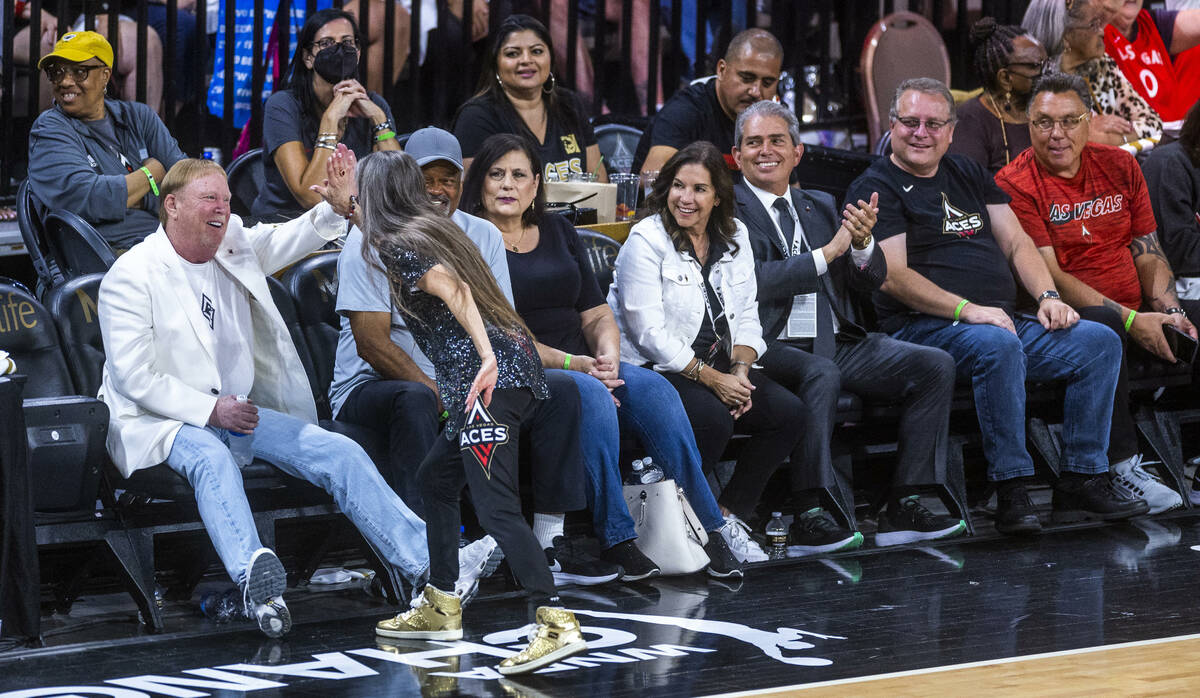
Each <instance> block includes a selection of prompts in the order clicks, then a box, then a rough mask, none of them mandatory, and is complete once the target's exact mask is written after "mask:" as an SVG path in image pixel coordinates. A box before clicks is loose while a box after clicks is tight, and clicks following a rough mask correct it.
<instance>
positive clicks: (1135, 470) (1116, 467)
mask: <svg viewBox="0 0 1200 698" xmlns="http://www.w3.org/2000/svg"><path fill="white" fill-rule="evenodd" d="M1112 483H1113V486H1114V487H1116V488H1117V490H1118V491H1120V492H1123V493H1125V494H1127V495H1129V496H1130V497H1134V498H1137V499H1141V500H1142V501H1144V502H1146V504H1147V505H1149V507H1150V511H1149V513H1150V514H1161V513H1163V512H1164V511H1170V510H1172V509H1177V508H1179V507H1181V506H1183V497H1181V496H1180V495H1179V493H1178V492H1176V491H1175V490H1173V489H1171V488H1170V487H1167V486H1166V485H1164V484H1163V483H1162V481H1160V480H1159V479H1158V478H1156V477H1154V476H1153V475H1151V474H1150V473H1148V472H1146V471H1145V469H1143V468H1142V455H1141V454H1140V453H1139V454H1137V455H1135V456H1132V457H1130V458H1127V459H1125V460H1123V461H1121V462H1120V463H1113V465H1112Z"/></svg>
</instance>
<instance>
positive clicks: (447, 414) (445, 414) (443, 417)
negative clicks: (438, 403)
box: [438, 410, 450, 422]
mask: <svg viewBox="0 0 1200 698" xmlns="http://www.w3.org/2000/svg"><path fill="white" fill-rule="evenodd" d="M447 419H450V410H442V413H441V414H440V415H438V420H439V421H442V422H444V421H446V420H447Z"/></svg>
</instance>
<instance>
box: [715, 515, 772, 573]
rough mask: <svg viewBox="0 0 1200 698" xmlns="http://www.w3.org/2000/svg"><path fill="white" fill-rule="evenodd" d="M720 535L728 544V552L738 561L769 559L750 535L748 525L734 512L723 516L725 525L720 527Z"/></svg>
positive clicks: (763, 560) (764, 560)
mask: <svg viewBox="0 0 1200 698" xmlns="http://www.w3.org/2000/svg"><path fill="white" fill-rule="evenodd" d="M721 537H722V538H724V539H725V543H726V544H727V545H728V546H729V550H730V552H732V553H733V555H734V557H736V558H737V559H738V562H766V561H767V560H770V559H771V558H770V556H768V555H767V554H766V553H765V552H763V549H762V547H760V546H759V544H758V543H755V542H754V540H753V539H752V538H751V537H750V527H749V526H747V525H746V522H745V521H742V520H741V519H739V518H738V517H737V515H736V514H730V515H729V516H726V517H725V525H724V526H722V527H721Z"/></svg>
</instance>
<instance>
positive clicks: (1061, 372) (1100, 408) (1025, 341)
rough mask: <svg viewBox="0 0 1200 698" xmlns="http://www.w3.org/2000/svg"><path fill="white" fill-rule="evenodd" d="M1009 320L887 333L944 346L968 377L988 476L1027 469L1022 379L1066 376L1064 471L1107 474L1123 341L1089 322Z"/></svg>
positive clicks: (925, 320)
mask: <svg viewBox="0 0 1200 698" xmlns="http://www.w3.org/2000/svg"><path fill="white" fill-rule="evenodd" d="M1013 323H1014V325H1015V326H1016V328H1017V334H1015V335H1014V334H1013V333H1012V332H1009V331H1008V330H1006V329H1003V328H1000V327H996V326H994V325H971V324H967V323H965V322H964V323H960V324H958V325H955V324H953V323H951V322H950V321H949V320H947V319H944V318H935V317H929V316H920V317H918V318H916V319H914V320H910V321H909V322H908V323H907V324H905V325H904V326H903V327H901V328H900V329H899V330H897V331H896V332H894V333H893V335H892V336H894V337H895V338H896V339H902V340H905V341H908V342H915V343H917V344H925V345H928V346H933V347H938V348H940V349H944V350H946V351H947V352H949V353H950V355H951V356H952V357H954V363H955V367H956V369H957V374H958V379H959V380H960V381H968V380H969V381H970V382H971V387H972V389H973V390H974V391H975V411H976V414H977V415H978V417H979V428H980V430H981V431H982V432H983V453H984V456H986V457H987V460H988V478H989V479H991V480H994V481H999V480H1008V479H1011V478H1014V477H1027V476H1029V475H1033V459H1032V458H1030V457H1029V452H1028V451H1027V450H1026V448H1025V381H1026V380H1030V381H1036V382H1044V381H1066V385H1067V390H1066V400H1065V401H1064V403H1063V469H1065V470H1069V471H1071V472H1076V473H1083V474H1087V475H1092V474H1096V473H1103V472H1106V471H1107V470H1108V456H1107V455H1106V451H1107V450H1108V432H1109V428H1110V427H1111V425H1112V407H1113V395H1114V391H1115V390H1116V387H1117V374H1118V372H1119V371H1120V368H1121V340H1120V339H1119V338H1118V337H1117V335H1116V334H1114V333H1113V331H1112V330H1110V329H1108V328H1107V327H1105V326H1104V325H1101V324H1099V323H1096V322H1089V321H1088V320H1080V321H1079V323H1078V324H1076V325H1075V326H1074V327H1071V328H1068V329H1065V330H1056V331H1054V332H1051V331H1049V330H1046V329H1045V328H1043V327H1042V325H1041V324H1040V323H1038V322H1037V321H1036V320H1031V319H1029V318H1027V317H1024V316H1020V315H1018V316H1017V317H1015V318H1014V319H1013Z"/></svg>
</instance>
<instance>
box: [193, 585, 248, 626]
mask: <svg viewBox="0 0 1200 698" xmlns="http://www.w3.org/2000/svg"><path fill="white" fill-rule="evenodd" d="M240 602H241V592H240V591H239V590H238V589H237V588H236V587H235V588H231V589H229V590H227V591H225V592H216V591H210V592H209V593H207V594H205V595H204V597H203V598H202V599H200V612H201V613H203V614H204V617H205V618H207V619H209V620H211V621H213V622H214V623H218V624H220V623H228V622H229V621H231V620H237V619H239V618H241V617H242V612H241V610H240V609H239V608H238V605H239V603H240Z"/></svg>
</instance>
